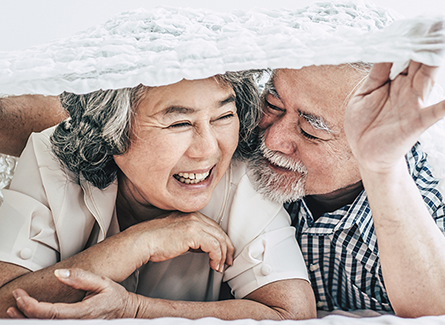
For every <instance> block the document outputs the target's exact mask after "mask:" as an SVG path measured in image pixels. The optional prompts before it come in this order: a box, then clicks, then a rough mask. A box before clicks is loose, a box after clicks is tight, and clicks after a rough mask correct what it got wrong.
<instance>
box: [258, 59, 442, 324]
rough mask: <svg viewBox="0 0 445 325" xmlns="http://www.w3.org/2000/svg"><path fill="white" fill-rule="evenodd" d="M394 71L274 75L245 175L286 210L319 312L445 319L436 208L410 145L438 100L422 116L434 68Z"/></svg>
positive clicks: (337, 69) (435, 194)
mask: <svg viewBox="0 0 445 325" xmlns="http://www.w3.org/2000/svg"><path fill="white" fill-rule="evenodd" d="M390 68H391V64H386V63H382V64H375V65H374V67H373V68H372V70H371V71H370V72H369V67H368V66H367V65H366V64H352V65H351V64H345V65H341V66H318V67H316V66H310V67H305V68H303V69H301V70H290V69H283V70H277V71H274V73H273V75H272V78H271V80H270V81H269V82H268V84H267V86H266V89H265V93H264V116H263V118H262V120H261V122H260V128H261V132H260V145H259V148H260V149H259V150H258V152H257V154H256V157H255V159H253V161H252V163H251V165H252V167H253V170H254V172H253V173H252V174H253V175H252V176H253V177H254V178H255V179H256V183H257V188H258V190H259V191H261V192H262V193H263V194H264V195H265V196H267V197H269V198H271V199H273V200H278V201H281V202H283V203H285V206H286V208H287V210H288V212H289V213H290V215H291V217H292V219H293V224H294V225H295V227H296V228H297V239H298V241H299V243H300V246H301V248H302V250H303V255H304V257H305V260H306V263H307V267H308V271H309V274H310V280H311V282H312V287H313V289H314V292H315V295H316V299H317V307H318V309H321V310H333V309H343V310H352V309H372V310H376V311H383V312H384V311H389V312H391V311H392V310H393V311H394V312H395V313H396V314H397V315H400V316H405V317H416V316H421V315H432V314H443V313H445V304H444V301H445V290H444V289H443V288H444V284H445V251H444V249H443V248H444V247H445V237H444V236H443V232H444V215H445V208H444V202H443V199H442V196H441V194H440V193H439V191H438V190H437V180H436V179H435V178H434V177H433V176H432V175H431V172H430V169H429V166H428V164H427V162H426V157H425V154H424V153H422V151H421V149H420V146H419V144H416V140H417V138H418V137H419V135H420V134H421V133H422V132H423V131H424V130H425V129H427V128H428V127H429V126H430V125H432V124H433V123H435V122H436V121H437V120H439V119H440V118H442V117H443V116H444V114H445V102H441V103H439V104H437V105H434V106H431V107H428V108H424V107H422V102H423V100H425V99H426V97H427V96H428V94H429V92H430V90H431V87H432V85H433V83H434V81H433V75H434V72H435V68H433V67H428V66H425V65H422V64H419V63H416V62H411V63H410V65H409V67H408V68H407V69H406V70H405V71H404V72H403V73H402V74H400V75H399V76H398V77H397V78H396V79H395V80H389V77H388V76H389V72H390ZM368 73H369V76H367V77H366V75H368ZM356 89H357V90H356ZM355 90H356V91H355ZM354 91H355V93H354ZM353 93H354V95H352V94H353ZM348 103H349V104H348ZM405 154H406V156H405Z"/></svg>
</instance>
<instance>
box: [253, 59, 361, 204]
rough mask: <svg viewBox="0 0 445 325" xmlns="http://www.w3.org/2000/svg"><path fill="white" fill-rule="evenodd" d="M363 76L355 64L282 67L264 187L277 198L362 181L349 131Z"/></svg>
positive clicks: (267, 113) (261, 165)
mask: <svg viewBox="0 0 445 325" xmlns="http://www.w3.org/2000/svg"><path fill="white" fill-rule="evenodd" d="M362 78H363V75H362V74H360V73H359V72H357V71H355V70H354V69H353V68H351V67H349V66H347V65H344V66H318V67H317V66H311V67H305V68H303V69H301V70H291V69H283V70H278V71H276V73H275V75H274V77H273V83H269V87H266V91H265V94H264V95H265V96H264V116H263V118H262V120H261V122H260V128H261V129H262V131H263V132H262V134H261V136H262V139H263V143H262V149H261V152H262V158H260V159H257V161H256V162H255V163H254V167H253V168H254V169H255V173H256V179H257V183H260V184H257V185H258V186H259V187H260V188H259V191H260V192H261V193H263V194H265V195H266V196H267V197H269V198H270V199H272V200H275V201H281V202H286V201H294V200H296V199H298V198H300V197H301V196H304V195H314V194H317V195H320V194H332V195H335V193H337V192H338V191H337V190H339V189H343V188H345V187H347V186H348V185H351V184H355V183H357V182H358V181H359V180H360V173H359V170H358V166H357V163H356V161H355V159H354V157H353V155H352V153H351V150H350V148H349V146H348V143H347V140H346V136H345V133H344V129H343V119H344V112H345V105H346V100H347V98H348V95H349V94H350V93H351V92H352V91H353V88H354V87H355V86H356V85H357V83H358V82H359V81H360V80H361V79H362Z"/></svg>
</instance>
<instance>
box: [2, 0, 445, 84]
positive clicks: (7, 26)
mask: <svg viewBox="0 0 445 325" xmlns="http://www.w3.org/2000/svg"><path fill="white" fill-rule="evenodd" d="M358 1H360V0H358ZM310 2H312V1H311V0H269V1H264V0H262V1H259V0H258V1H254V0H218V1H214V0H163V1H162V0H160V1H154V0H0V51H11V50H22V49H25V48H28V47H31V46H34V45H38V44H43V43H47V42H50V41H53V40H57V39H60V38H65V37H68V36H71V35H72V34H74V33H76V32H79V31H83V30H85V29H87V28H88V27H91V26H94V25H96V24H100V23H103V22H105V21H106V20H107V19H108V18H110V17H112V16H114V15H116V14H118V13H120V12H122V11H126V10H131V9H137V8H147V9H149V8H154V7H157V6H159V5H169V6H177V7H192V8H209V9H213V10H220V11H230V10H234V9H249V8H252V7H261V8H271V9H273V8H289V9H296V8H303V7H305V6H306V5H308V4H309V3H310ZM373 2H374V3H375V4H376V5H377V6H379V7H385V8H390V9H392V10H394V11H397V12H398V13H400V14H402V15H403V16H405V17H406V18H409V17H414V16H417V15H421V14H434V15H444V16H445V0H374V1H373ZM437 80H438V82H439V84H441V85H442V88H444V89H445V62H444V64H443V65H442V68H441V69H440V71H439V74H438V78H437Z"/></svg>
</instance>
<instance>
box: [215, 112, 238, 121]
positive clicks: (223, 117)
mask: <svg viewBox="0 0 445 325" xmlns="http://www.w3.org/2000/svg"><path fill="white" fill-rule="evenodd" d="M233 116H234V114H233V113H230V114H227V115H224V116H221V117H219V118H218V120H225V119H229V118H231V117H233Z"/></svg>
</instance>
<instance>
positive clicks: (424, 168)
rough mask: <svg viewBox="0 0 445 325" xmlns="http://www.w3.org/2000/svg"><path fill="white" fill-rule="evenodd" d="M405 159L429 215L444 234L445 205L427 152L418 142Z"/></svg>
mask: <svg viewBox="0 0 445 325" xmlns="http://www.w3.org/2000/svg"><path fill="white" fill-rule="evenodd" d="M406 160H407V163H408V167H409V170H410V173H411V176H412V177H413V179H414V181H415V182H416V185H417V187H418V188H419V191H420V194H421V195H422V197H423V200H424V201H425V204H426V206H427V208H428V211H429V212H430V215H431V216H432V217H433V218H434V220H435V221H436V223H437V226H438V227H439V228H440V230H441V231H442V233H443V234H445V205H444V202H443V197H442V194H441V193H440V192H439V188H438V184H439V180H438V179H437V178H435V177H434V176H433V175H432V172H431V167H430V165H429V164H428V160H427V154H426V153H424V152H422V151H421V150H420V144H419V143H417V144H416V145H415V146H414V147H413V148H412V150H411V151H410V152H409V153H408V154H407V155H406Z"/></svg>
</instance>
